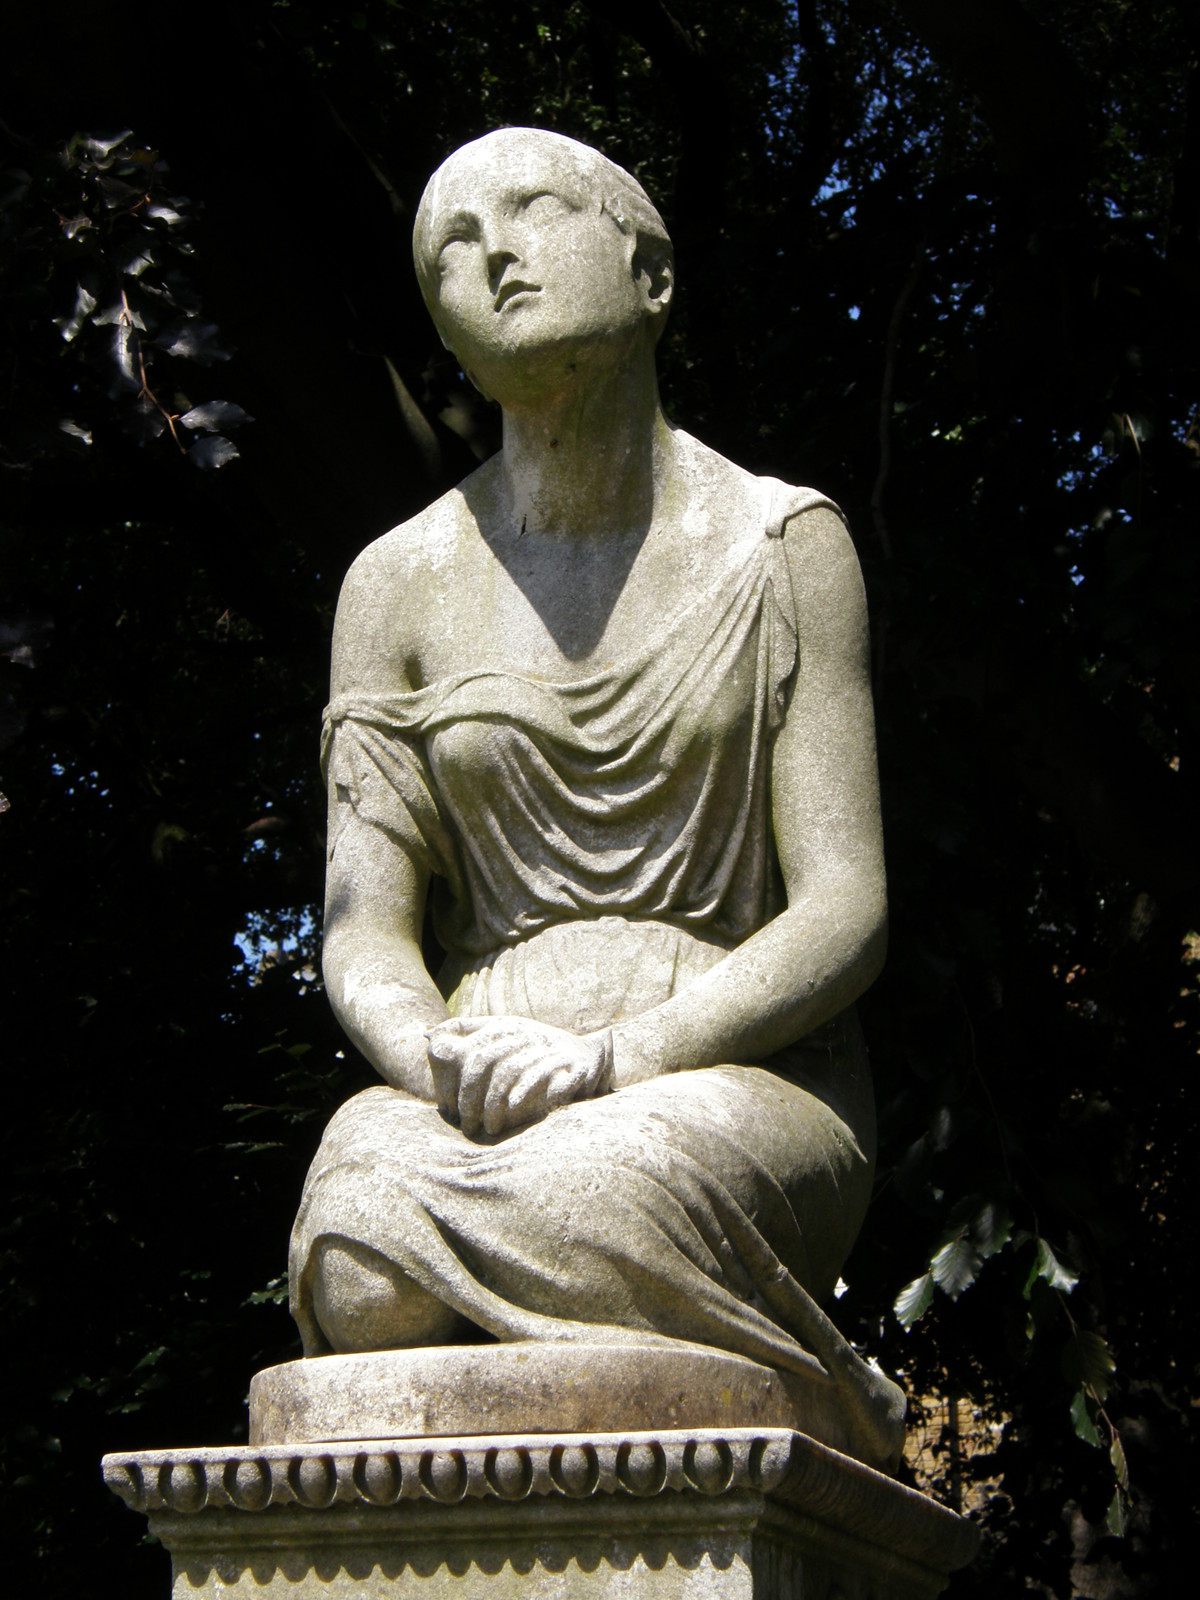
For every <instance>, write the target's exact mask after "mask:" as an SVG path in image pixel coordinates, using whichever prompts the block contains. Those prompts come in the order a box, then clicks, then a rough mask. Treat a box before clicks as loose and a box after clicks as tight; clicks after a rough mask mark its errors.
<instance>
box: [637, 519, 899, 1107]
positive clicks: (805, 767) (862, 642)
mask: <svg viewBox="0 0 1200 1600" xmlns="http://www.w3.org/2000/svg"><path fill="white" fill-rule="evenodd" d="M784 546H785V550H786V553H787V560H788V565H789V569H790V572H791V579H792V588H793V594H794V597H795V605H796V617H797V625H798V630H799V641H800V661H799V666H798V668H797V677H796V682H795V687H794V690H793V693H792V697H791V701H790V704H789V706H788V710H787V714H786V717H785V720H784V723H783V726H782V727H781V728H780V730H779V733H778V735H777V738H776V742H775V746H774V751H773V755H772V772H771V820H772V826H773V829H774V835H775V845H776V850H777V852H778V856H779V863H780V867H781V869H782V872H783V879H784V885H785V887H786V890H787V909H786V910H785V911H783V912H781V913H780V914H779V915H778V916H777V917H775V918H774V919H773V920H772V921H771V922H769V923H768V924H767V925H766V926H765V927H763V928H761V929H760V930H759V931H758V932H757V933H755V934H754V935H753V936H752V937H751V938H749V939H747V940H746V941H745V942H744V943H743V944H741V945H739V946H738V947H737V948H736V949H735V950H732V951H731V952H730V953H729V955H728V956H727V957H726V958H725V959H724V960H723V961H721V962H719V963H718V964H717V965H716V966H715V967H713V968H711V969H710V971H708V972H707V973H705V974H704V975H703V976H702V977H700V978H699V979H697V980H696V981H695V982H694V983H692V984H690V985H689V986H688V987H687V988H686V989H685V990H682V991H681V992H680V993H679V994H677V995H675V996H674V997H673V998H672V999H670V1000H668V1001H666V1002H665V1003H664V1004H663V1005H660V1006H657V1007H656V1008H655V1009H654V1010H652V1011H648V1012H645V1013H643V1015H641V1016H639V1017H636V1018H634V1019H632V1020H631V1021H628V1022H622V1023H620V1024H619V1025H618V1026H616V1027H614V1028H613V1030H612V1032H613V1069H612V1084H613V1087H614V1088H621V1087H623V1086H625V1085H627V1084H631V1083H637V1082H639V1081H640V1080H642V1079H644V1078H652V1077H657V1076H659V1075H660V1074H661V1073H663V1072H672V1071H678V1070H680V1069H681V1068H683V1069H686V1068H689V1067H700V1066H710V1065H715V1064H718V1063H721V1062H739V1061H760V1060H763V1059H764V1058H765V1057H767V1056H769V1055H771V1054H773V1053H774V1052H775V1051H776V1050H779V1049H781V1048H782V1047H783V1046H785V1045H788V1044H791V1043H792V1042H793V1041H795V1040H796V1039H798V1038H800V1037H802V1036H803V1035H804V1034H806V1033H808V1032H809V1031H810V1030H811V1029H813V1028H815V1027H817V1026H819V1025H820V1024H821V1023H822V1022H825V1021H826V1020H828V1019H829V1018H830V1017H832V1016H835V1015H836V1014H837V1013H838V1012H839V1011H842V1010H843V1009H844V1008H845V1007H846V1006H848V1005H850V1004H851V1003H852V1002H853V1001H854V1000H855V999H856V998H857V997H858V996H859V995H860V994H862V992H863V991H864V990H865V989H866V988H868V987H869V985H870V984H871V983H872V982H873V981H874V979H875V977H876V976H877V975H878V973H879V970H880V968H881V966H882V965H883V958H884V953H885V949H886V943H887V894H886V886H885V879H884V865H883V835H882V827H881V822H880V807H879V779H878V772H877V765H876V757H875V722H874V714H873V710H872V705H871V687H870V662H869V655H870V651H869V637H868V629H867V609H866V598H865V595H864V592H863V583H862V575H861V573H860V571H859V566H858V560H857V557H856V556H855V553H854V546H853V544H852V542H851V540H850V536H849V534H848V533H847V531H846V529H845V527H844V525H843V524H842V522H841V520H840V518H839V517H838V516H837V515H836V514H835V513H834V512H833V511H830V510H826V509H820V508H819V509H814V510H811V511H807V512H804V513H802V514H801V515H800V516H798V517H796V518H794V519H793V520H792V521H791V522H790V523H789V524H788V526H787V528H786V531H785V534H784Z"/></svg>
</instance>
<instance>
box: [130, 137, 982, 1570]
mask: <svg viewBox="0 0 1200 1600" xmlns="http://www.w3.org/2000/svg"><path fill="white" fill-rule="evenodd" d="M414 255H415V259H416V267H417V273H418V277H419V279H420V283H421V288H422V292H423V294H424V296H425V300H426V303H427V305H428V307H429V310H430V313H431V314H432V316H433V319H434V322H435V324H436V325H437V328H438V331H439V333H440V334H441V337H442V339H443V340H444V342H445V343H446V344H447V346H448V347H449V348H450V349H451V350H452V351H453V352H454V354H455V356H456V358H457V359H458V361H459V363H460V364H461V366H462V369H463V371H464V372H466V373H467V374H468V376H469V377H470V378H471V380H472V381H473V382H474V383H475V384H476V386H477V387H478V388H479V389H480V390H481V391H482V392H483V393H484V394H485V395H487V396H489V397H490V398H492V399H494V400H496V401H497V402H498V403H499V404H500V406H501V408H502V411H503V417H504V433H503V447H502V449H501V450H500V452H499V453H498V454H497V455H496V456H494V457H493V458H492V459H491V460H490V461H488V462H486V463H485V464H484V465H483V466H482V467H480V468H479V469H478V471H476V472H475V473H473V474H472V476H471V477H469V478H468V479H466V481H465V482H464V483H462V484H461V485H459V487H458V488H457V489H455V490H453V491H451V492H450V493H449V494H447V495H445V496H443V497H442V498H441V499H440V500H438V501H437V502H436V503H435V504H434V505H432V506H430V507H429V508H428V509H427V510H426V511H424V512H422V513H421V514H420V515H419V516H417V517H415V518H413V519H412V520H411V521H410V522H407V523H405V524H403V525H402V526H400V527H398V528H396V529H394V530H393V531H392V532H391V533H389V534H386V535H385V536H384V537H383V538H382V539H379V540H378V541H376V542H375V543H374V544H372V545H371V546H369V547H368V549H367V550H365V551H364V552H363V554H362V555H361V556H360V557H359V558H358V560H357V561H356V562H355V563H354V565H353V567H352V568H351V570H350V573H349V575H348V576H347V578H346V582H345V585H344V587H343V590H342V595H341V600H340V603H339V607H338V616H337V623H336V626H335V632H334V644H333V668H332V685H331V699H330V704H329V707H328V709H327V712H326V716H325V726H324V731H323V740H322V762H323V767H324V771H325V774H326V780H327V784H328V794H329V844H328V874H327V895H326V914H325V977H326V983H327V986H328V991H329V995H330V999H331V1001H332V1003H333V1005H334V1008H335V1011H336V1012H337V1015H338V1018H339V1020H340V1021H341V1023H342V1025H343V1027H344V1028H345V1030H346V1032H347V1034H348V1035H349V1037H350V1038H351V1039H352V1040H353V1042H354V1043H355V1045H356V1046H357V1047H358V1048H359V1050H360V1051H361V1052H362V1053H363V1054H364V1055H365V1056H366V1058H367V1059H368V1060H369V1061H370V1062H371V1063H372V1064H373V1065H374V1066H375V1068H376V1069H377V1070H378V1073H379V1075H380V1078H381V1079H382V1082H381V1084H380V1085H379V1086H378V1087H376V1088H372V1089H368V1090H366V1091H365V1092H363V1093H361V1094H359V1095H357V1096H355V1097H354V1098H353V1099H352V1100H350V1101H349V1102H348V1103H347V1104H346V1105H344V1106H343V1107H342V1108H341V1110H340V1111H338V1113H337V1115H336V1116H335V1117H334V1118H333V1120H332V1122H331V1123H330V1125H329V1127H328V1129H327V1130H326V1132H325V1135H324V1138H323V1140H322V1142H321V1146H320V1148H319V1150H318V1152H317V1155H316V1158H315V1160H314V1162H313V1165H312V1168H311V1170H310V1172H309V1176H308V1179H307V1181H306V1184H305V1188H304V1194H303V1198H302V1201H301V1207H300V1212H299V1216H298V1217H297V1220H296V1224H295V1228H294V1230H293V1236H292V1248H291V1267H290V1271H291V1300H292V1311H293V1315H294V1316H295V1318H296V1321H297V1324H298V1325H299V1328H300V1332H301V1336H302V1340H303V1346H304V1352H305V1354H304V1359H303V1360H300V1361H295V1362H289V1363H287V1364H285V1365H283V1366H280V1367H275V1368H271V1369H268V1370H267V1371H265V1372H262V1373H259V1374H258V1376H257V1377H256V1378H255V1379H254V1382H253V1384H252V1388H251V1432H250V1440H251V1442H250V1444H249V1445H248V1446H244V1447H230V1448H228V1449H215V1450H214V1449H193V1450H187V1449H184V1450H172V1451H158V1452H143V1453H140V1454H136V1455H128V1456H121V1457H108V1458H106V1462H105V1471H106V1475H107V1478H108V1481H109V1483H110V1484H111V1486H112V1487H113V1488H114V1489H115V1490H116V1492H117V1493H119V1494H121V1495H122V1496H123V1497H124V1498H125V1499H126V1500H127V1502H128V1503H130V1504H131V1505H133V1506H134V1507H136V1508H137V1509H139V1510H142V1511H146V1512H147V1513H148V1514H149V1515H150V1519H151V1524H152V1527H153V1528H154V1531H155V1532H157V1533H158V1535H159V1537H160V1538H161V1539H162V1540H163V1542H164V1543H165V1544H166V1545H167V1546H168V1548H169V1549H170V1551H171V1553H172V1557H173V1560H174V1565H175V1591H174V1593H175V1600H183V1597H184V1596H204V1597H206V1600H207V1597H210V1596H211V1597H215V1596H216V1595H218V1594H220V1595H223V1596H224V1595H234V1596H238V1597H239V1600H240V1597H243V1596H245V1597H249V1596H251V1595H254V1596H256V1597H262V1600H277V1597H282V1596H291V1597H295V1600H310V1597H317V1596H321V1597H325V1596H328V1597H330V1600H348V1597H350V1596H371V1597H379V1600H383V1597H389V1600H392V1597H394V1600H409V1597H415V1596H416V1595H418V1594H421V1595H426V1596H430V1597H434V1596H437V1597H440V1596H443V1595H445V1596H454V1597H461V1600H492V1597H497V1600H498V1597H500V1596H509V1595H516V1594H521V1595H526V1594H528V1595H530V1596H536V1597H551V1596H553V1597H555V1600H557V1597H559V1596H563V1597H565V1596H572V1597H575V1596H580V1597H589V1596H597V1597H598V1596H606V1597H607V1596H616V1595H620V1596H630V1597H634V1596H637V1597H641V1596H647V1597H650V1596H653V1597H655V1600H657V1597H664V1600H665V1597H668V1596H670V1597H676V1596H678V1597H683V1596H687V1597H692V1596H697V1597H699V1596H706V1597H707V1596H721V1597H729V1600H734V1597H737V1600H741V1597H743V1596H744V1597H745V1600H751V1597H754V1600H799V1597H800V1596H801V1595H803V1596H805V1597H806V1600H823V1597H826V1596H828V1597H830V1600H832V1597H834V1596H838V1595H840V1596H842V1597H844V1600H855V1597H860V1600H889V1597H893V1596H909V1595H911V1596H914V1597H915V1596H918V1595H928V1596H933V1595H935V1594H937V1593H938V1592H939V1590H940V1589H941V1587H942V1586H943V1585H944V1582H945V1580H946V1577H947V1575H948V1573H949V1572H950V1571H951V1570H952V1569H953V1568H955V1567H956V1566H959V1565H961V1564H962V1563H963V1562H964V1561H965V1560H967V1559H969V1557H970V1554H971V1552H972V1550H973V1548H974V1538H973V1534H972V1531H971V1530H970V1529H969V1528H968V1527H967V1526H966V1525H965V1524H963V1523H962V1522H961V1521H960V1520H959V1519H958V1518H956V1517H954V1516H953V1515H952V1514H951V1513H949V1512H947V1511H945V1510H943V1509H942V1508H940V1507H938V1506H935V1505H934V1504H932V1503H931V1502H929V1501H927V1500H925V1499H924V1498H923V1497H921V1496H920V1495H917V1494H915V1493H914V1492H913V1491H911V1490H908V1489H905V1488H903V1487H901V1486H899V1485H898V1484H896V1483H895V1481H894V1480H893V1479H892V1478H891V1477H890V1476H889V1475H888V1474H889V1472H890V1470H891V1469H892V1468H894V1466H895V1464H896V1462H897V1460H898V1458H899V1454H900V1449H901V1445H902V1441H903V1426H904V1424H903V1417H904V1398H903V1395H902V1393H901V1392H900V1390H899V1389H898V1388H897V1387H896V1386H895V1385H894V1384H893V1383H891V1382H890V1381H889V1380H888V1379H887V1378H886V1377H885V1376H884V1375H883V1374H882V1373H881V1372H880V1371H879V1370H878V1369H877V1368H876V1367H874V1366H873V1365H871V1364H870V1363H869V1362H867V1361H864V1360H863V1359H862V1357H861V1356H860V1355H859V1354H858V1353H857V1352H856V1351H855V1350H854V1349H853V1348H852V1347H851V1346H850V1345H849V1344H848V1343H847V1342H846V1341H845V1339H843V1337H842V1336H841V1334H840V1333H839V1332H838V1330H837V1329H836V1328H835V1326H834V1325H833V1323H832V1322H831V1321H830V1319H829V1318H828V1316H827V1315H826V1314H825V1312H824V1311H823V1310H822V1309H821V1306H822V1303H824V1302H826V1301H827V1300H828V1298H829V1296H830V1295H831V1293H832V1291H833V1288H834V1285H835V1283H836V1281H837V1278H838V1274H839V1270H840V1268H841V1266H842V1264H843V1262H844V1260H845V1258H846V1255H847V1253H848V1252H849V1249H850V1247H851V1245H852V1243H853V1241H854V1238H855V1235H856V1233H857V1231H858V1228H859V1225H860V1223H861V1221H862V1217H863V1213H864V1210H865V1208H866V1204H867V1200H868V1197H869V1193H870V1185H871V1178H872V1171H873V1158H874V1124H873V1106H872V1096H871V1085H870V1075H869V1069H868V1064H867V1059H866V1054H865V1051H864V1048H863V1043H862V1037H861V1033H860V1031H859V1028H858V1024H857V1022H856V1019H855V1015H854V1010H853V1004H854V1001H855V999H856V998H857V997H858V996H859V995H860V994H861V993H862V992H863V990H864V989H865V988H866V987H867V986H868V985H869V984H870V983H871V981H872V980H873V979H874V977H875V975H876V974H877V972H878V970H879V967H880V964H881V963H882V960H883V954H884V943H885V937H886V900H885V887H884V871H883V850H882V841H881V830H880V819H879V800H878V787H877V779H876V764H875V747H874V729H873V721H872V709H871V697H870V689H869V678H868V661H867V655H868V645H867V623H866V610H865V604H864V597H863V590H862V582H861V578H860V575H859V571H858V564H857V561H856V559H855V555H854V549H853V545H852V543H851V541H850V537H849V535H848V533H847V531H846V528H845V526H844V524H843V521H842V518H841V516H840V513H839V512H838V510H837V508H836V506H834V505H833V503H832V502H831V501H829V500H828V499H827V498H826V497H825V496H824V495H822V494H820V493H819V492H817V491H816V490H812V489H804V488H794V487H791V486H789V485H787V484H784V483H781V482H779V481H776V480H774V479H763V478H755V477H753V476H751V475H750V474H748V473H746V472H744V471H742V470H741V469H740V468H738V467H736V466H734V465H733V464H732V463H730V462H729V461H726V460H724V459H723V458H722V457H721V456H719V455H717V454H715V453H714V452H713V451H712V450H710V449H708V448H706V447H705V446H704V445H702V444H700V443H699V442H698V441H697V440H695V439H693V438H691V437H690V436H689V435H688V434H686V433H685V432H683V431H682V430H681V429H679V428H676V427H674V426H672V425H671V424H670V423H668V421H667V420H666V418H665V416H664V415H663V412H662V409H661V406H660V404H659V399H658V390H657V383H656V378H655V346H656V343H657V340H658V338H659V336H660V334H661V332H662V329H663V327H664V324H665V321H666V317H667V313H668V311H669V309H670V304H671V298H672V293H673V287H674V280H673V260H672V253H671V246H670V241H669V239H668V237H667V233H666V230H665V228H664V226H663V223H662V220H661V218H660V217H659V215H658V213H657V211H656V210H655V209H654V206H653V205H652V204H651V202H650V200H649V199H648V197H647V196H646V194H645V193H644V191H643V190H642V189H641V187H640V186H639V185H638V184H637V183H636V181H635V180H634V179H633V178H632V177H630V175H629V174H628V173H626V172H624V171H622V169H620V168H619V167H617V166H615V165H614V164H613V163H611V162H610V161H608V160H606V159H605V158H604V157H603V156H602V155H600V154H599V153H598V152H596V151H594V150H591V149H589V148H587V147H586V146H584V145H581V144H578V143H576V142H575V141H573V140H570V139H567V138H564V137H562V136H561V135H558V134H554V133H548V132H544V131H539V130H532V129H506V130H503V131H501V132H499V133H493V134H490V135H489V136H487V137H486V138H484V139H480V140H477V141H476V142H474V143H472V144H469V145H467V146H465V147H464V148H462V149H461V150H459V151H457V152H456V153H455V154H454V155H452V156H451V157H450V159H449V160H448V161H447V162H446V163H445V164H444V165H443V166H442V167H441V168H440V169H439V170H438V172H436V173H435V174H434V176H433V178H432V179H431V180H430V183H429V185H428V187H427V189H426V191H425V195H424V197H423V199H422V201H421V205H420V209H419V212H418V215H417V220H416V227H415V233H414ZM427 899H429V900H430V902H431V906H432V915H433V922H434V927H435V930H436V933H437V936H438V941H439V942H440V945H441V946H442V948H443V949H444V951H445V959H444V962H443V963H442V964H441V966H440V969H439V970H438V971H437V972H436V973H431V972H429V971H428V970H427V968H426V965H425V961H424V959H423V956H422V927H423V922H424V917H425V911H426V902H427Z"/></svg>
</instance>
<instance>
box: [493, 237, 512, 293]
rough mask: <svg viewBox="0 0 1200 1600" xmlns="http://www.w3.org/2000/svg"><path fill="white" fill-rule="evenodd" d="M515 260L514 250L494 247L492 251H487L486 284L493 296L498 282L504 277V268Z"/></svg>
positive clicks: (498, 285) (497, 287)
mask: <svg viewBox="0 0 1200 1600" xmlns="http://www.w3.org/2000/svg"><path fill="white" fill-rule="evenodd" d="M516 260H517V253H516V251H515V250H507V249H504V248H503V247H502V246H496V247H495V248H494V249H491V250H489V251H488V253H487V275H488V284H489V286H490V287H491V291H492V293H493V294H495V293H496V290H497V289H499V287H500V280H501V278H502V277H503V276H504V273H505V270H506V268H508V267H509V266H511V264H512V263H513V262H514V261H516Z"/></svg>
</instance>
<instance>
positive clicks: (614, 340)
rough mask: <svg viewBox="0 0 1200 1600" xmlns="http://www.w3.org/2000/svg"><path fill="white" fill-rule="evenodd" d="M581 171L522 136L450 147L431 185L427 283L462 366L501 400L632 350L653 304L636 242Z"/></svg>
mask: <svg viewBox="0 0 1200 1600" xmlns="http://www.w3.org/2000/svg"><path fill="white" fill-rule="evenodd" d="M589 178H590V175H589V174H588V172H587V171H586V169H585V167H584V166H583V163H582V162H581V160H580V159H579V158H577V157H576V156H575V155H574V154H573V152H571V151H570V150H566V151H564V150H561V149H559V148H556V146H555V144H554V142H553V141H551V140H548V139H544V138H539V136H538V135H537V134H536V133H531V132H529V131H528V130H512V131H510V132H507V133H504V134H494V135H492V136H491V137H489V138H487V139H483V140H479V141H477V142H476V143H475V144H473V145H468V146H466V147H465V148H464V149H462V150H460V151H458V152H457V153H456V154H455V155H454V156H452V157H451V158H450V159H449V161H447V162H446V164H445V165H444V166H443V167H442V168H441V170H440V172H439V174H438V175H437V178H436V179H435V188H434V190H433V194H432V204H431V205H430V208H429V215H428V227H427V236H426V245H425V258H426V259H425V262H424V265H425V275H426V281H427V283H428V284H430V285H431V298H432V299H433V301H434V306H435V315H436V317H437V321H438V323H439V325H440V327H441V329H442V332H443V334H444V335H445V337H446V339H447V341H448V343H449V344H450V346H451V348H452V349H453V350H454V352H455V354H456V355H457V356H458V358H459V360H460V361H461V362H462V363H463V366H464V367H465V368H466V369H468V370H469V371H470V372H471V373H472V374H473V375H474V376H475V378H476V379H477V381H479V382H480V383H481V384H482V386H483V387H484V388H485V389H487V391H488V392H489V393H491V394H493V395H495V397H496V398H497V399H500V400H503V399H504V398H505V390H506V388H509V387H511V385H512V384H514V383H519V382H521V381H522V380H525V379H528V380H532V379H535V378H536V377H537V376H538V375H539V374H543V375H544V374H546V373H547V372H549V371H552V370H553V368H554V367H555V365H556V364H557V365H558V368H559V370H560V371H561V370H563V363H564V362H566V363H570V362H571V361H572V360H573V359H574V358H575V356H577V355H579V354H580V353H581V352H582V351H584V350H586V349H589V348H592V349H595V348H600V347H610V348H613V347H618V346H620V345H622V344H624V345H628V344H629V342H630V341H631V340H632V339H636V338H637V336H638V335H639V332H640V330H642V329H643V328H644V327H645V326H646V324H647V322H648V320H649V319H650V317H651V316H652V315H653V313H654V310H655V309H656V307H655V306H654V302H653V301H652V300H651V298H650V295H649V293H648V290H647V286H646V285H645V283H643V282H641V281H639V280H638V279H635V277H634V275H633V270H632V261H633V254H634V249H635V238H634V234H633V231H632V229H630V230H629V231H628V232H624V231H622V229H621V228H620V227H619V226H618V224H617V222H616V221H615V220H614V218H613V217H612V216H611V215H610V214H609V212H608V211H607V210H606V209H605V207H604V202H603V200H602V198H601V195H600V193H599V192H598V191H597V188H596V185H595V184H594V183H593V182H591V181H589Z"/></svg>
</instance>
